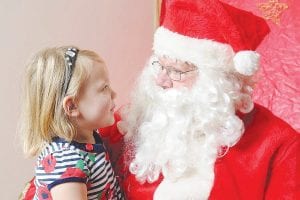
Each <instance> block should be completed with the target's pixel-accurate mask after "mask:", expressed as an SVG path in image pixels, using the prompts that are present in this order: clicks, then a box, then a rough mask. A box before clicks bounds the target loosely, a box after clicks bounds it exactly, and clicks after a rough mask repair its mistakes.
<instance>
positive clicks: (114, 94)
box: [110, 89, 117, 99]
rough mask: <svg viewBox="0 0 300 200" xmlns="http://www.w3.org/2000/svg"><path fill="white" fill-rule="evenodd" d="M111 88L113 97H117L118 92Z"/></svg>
mask: <svg viewBox="0 0 300 200" xmlns="http://www.w3.org/2000/svg"><path fill="white" fill-rule="evenodd" d="M110 90H111V98H112V99H115V98H116V96H117V93H116V92H115V91H114V90H113V89H110Z"/></svg>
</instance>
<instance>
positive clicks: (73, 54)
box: [62, 47, 79, 96]
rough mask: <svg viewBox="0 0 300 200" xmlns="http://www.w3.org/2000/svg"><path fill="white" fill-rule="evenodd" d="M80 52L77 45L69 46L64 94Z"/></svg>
mask: <svg viewBox="0 0 300 200" xmlns="http://www.w3.org/2000/svg"><path fill="white" fill-rule="evenodd" d="M78 52H79V50H78V49H77V48H75V47H69V48H68V49H67V51H66V52H65V79H64V83H63V89H62V96H65V95H66V93H67V90H68V88H69V84H70V80H71V78H72V75H73V71H74V68H75V62H76V58H77V55H78Z"/></svg>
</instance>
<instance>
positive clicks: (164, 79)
mask: <svg viewBox="0 0 300 200" xmlns="http://www.w3.org/2000/svg"><path fill="white" fill-rule="evenodd" d="M156 84H157V85H158V86H160V87H162V88H164V89H167V88H172V87H173V82H172V80H171V79H170V77H169V75H168V73H167V71H166V70H162V71H161V72H159V74H158V76H157V78H156Z"/></svg>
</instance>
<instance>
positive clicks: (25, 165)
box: [0, 0, 154, 200]
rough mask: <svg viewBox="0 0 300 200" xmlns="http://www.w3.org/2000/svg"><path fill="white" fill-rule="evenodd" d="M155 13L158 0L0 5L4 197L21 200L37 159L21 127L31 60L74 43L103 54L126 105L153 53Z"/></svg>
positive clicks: (14, 0)
mask: <svg viewBox="0 0 300 200" xmlns="http://www.w3.org/2000/svg"><path fill="white" fill-rule="evenodd" d="M153 13H154V1H153V0H88V1H84V0H72V1H71V0H51V1H45V0H44V1H43V0H1V1H0V58H1V64H0V127H1V140H0V141H1V144H0V178H1V183H0V199H4V200H10V199H17V197H18V195H19V193H20V192H21V190H22V188H23V186H24V184H25V182H26V181H28V180H29V179H30V178H31V177H32V176H33V167H34V166H33V164H34V159H25V158H24V156H23V154H22V151H21V146H20V143H19V135H18V133H17V129H16V127H17V122H18V117H19V113H20V102H21V99H20V94H21V83H22V78H23V71H24V69H25V63H26V61H27V60H28V59H29V57H30V56H31V55H32V54H33V53H35V52H36V51H38V50H39V49H41V48H44V47H47V46H61V45H69V44H74V45H76V46H78V47H80V48H83V49H91V50H94V51H96V52H98V53H99V54H100V55H101V56H102V57H103V58H104V59H105V60H106V63H107V65H108V68H109V71H110V77H111V81H112V87H113V88H114V89H115V90H116V92H117V93H118V97H117V101H116V102H117V105H118V106H120V105H122V104H125V103H127V102H128V94H129V91H130V89H131V87H132V86H133V81H134V80H135V78H136V77H137V75H138V73H139V71H140V70H141V69H142V68H143V66H144V64H145V62H146V60H147V58H148V56H149V55H150V53H151V46H152V36H153Z"/></svg>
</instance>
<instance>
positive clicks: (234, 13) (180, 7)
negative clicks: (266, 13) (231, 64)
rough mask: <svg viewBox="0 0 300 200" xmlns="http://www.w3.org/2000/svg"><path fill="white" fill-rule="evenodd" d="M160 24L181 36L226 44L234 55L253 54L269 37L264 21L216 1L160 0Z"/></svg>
mask: <svg viewBox="0 0 300 200" xmlns="http://www.w3.org/2000/svg"><path fill="white" fill-rule="evenodd" d="M160 23H161V25H162V26H163V27H165V28H167V29H169V30H170V31H172V32H176V33H179V34H181V35H185V36H188V37H191V38H197V39H211V40H214V41H217V42H221V43H225V44H229V45H231V46H232V48H233V49H234V50H235V51H241V50H255V49H256V47H257V46H258V45H259V44H260V42H261V41H262V40H263V38H264V37H265V35H267V34H268V33H269V27H268V25H267V23H266V22H265V20H264V19H262V18H260V17H257V16H255V15H253V14H252V13H250V12H247V11H244V10H240V9H237V8H234V7H232V6H230V5H228V4H225V3H222V2H220V1H218V0H203V1H195V0H185V1H182V0H175V1H174V0H163V1H162V6H161V18H160Z"/></svg>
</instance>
